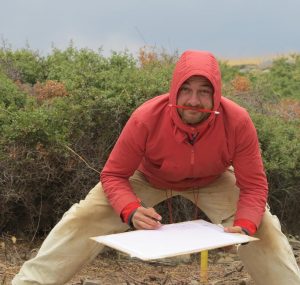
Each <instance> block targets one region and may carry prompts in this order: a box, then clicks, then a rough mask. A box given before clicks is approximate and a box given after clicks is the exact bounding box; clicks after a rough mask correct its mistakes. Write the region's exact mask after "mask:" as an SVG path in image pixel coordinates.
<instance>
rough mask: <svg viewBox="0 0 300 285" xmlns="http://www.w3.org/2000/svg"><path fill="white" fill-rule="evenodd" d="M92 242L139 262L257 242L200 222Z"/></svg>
mask: <svg viewBox="0 0 300 285" xmlns="http://www.w3.org/2000/svg"><path fill="white" fill-rule="evenodd" d="M92 239H93V240H95V241H97V242H99V243H103V244H105V245H107V246H109V247H112V248H115V249H117V250H120V251H123V252H125V253H127V254H129V255H130V256H132V257H138V258H140V259H142V260H151V259H159V258H165V257H171V256H176V255H181V254H187V253H193V252H200V251H202V250H206V249H213V248H218V247H224V246H228V245H232V244H239V243H245V242H250V241H254V240H257V238H253V237H249V236H247V235H241V234H231V233H225V232H224V230H223V228H222V227H221V226H218V225H214V224H211V223H209V222H206V221H204V220H195V221H189V222H183V223H175V224H169V225H163V226H162V227H161V228H159V229H158V230H137V231H131V232H125V233H119V234H111V235H106V236H98V237H92Z"/></svg>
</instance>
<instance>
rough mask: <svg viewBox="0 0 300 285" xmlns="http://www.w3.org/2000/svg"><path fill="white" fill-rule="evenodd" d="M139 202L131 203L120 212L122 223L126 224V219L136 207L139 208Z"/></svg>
mask: <svg viewBox="0 0 300 285" xmlns="http://www.w3.org/2000/svg"><path fill="white" fill-rule="evenodd" d="M140 206H141V204H140V202H131V203H129V204H128V205H126V207H125V208H124V209H123V210H122V212H121V218H122V220H123V222H125V223H126V224H128V219H129V217H130V215H131V213H132V212H133V211H135V210H136V209H137V208H138V207H140Z"/></svg>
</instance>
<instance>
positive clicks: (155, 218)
mask: <svg viewBox="0 0 300 285" xmlns="http://www.w3.org/2000/svg"><path fill="white" fill-rule="evenodd" d="M161 219H162V218H161V216H160V215H159V214H158V213H157V212H156V211H155V210H154V208H144V207H139V208H137V210H136V212H135V213H134V214H133V217H132V224H133V226H134V227H135V228H136V229H138V230H155V229H158V228H159V227H161V223H160V221H161Z"/></svg>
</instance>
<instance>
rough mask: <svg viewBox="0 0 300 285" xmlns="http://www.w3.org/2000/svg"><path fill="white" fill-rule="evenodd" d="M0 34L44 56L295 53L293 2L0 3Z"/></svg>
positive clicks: (297, 3) (297, 7) (299, 33)
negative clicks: (77, 52)
mask: <svg viewBox="0 0 300 285" xmlns="http://www.w3.org/2000/svg"><path fill="white" fill-rule="evenodd" d="M0 4H1V5H0V9H1V10H0V37H1V38H2V39H4V40H6V41H7V42H8V43H9V44H11V45H12V47H13V48H21V47H25V46H26V43H27V42H28V43H29V46H30V47H31V48H33V49H38V50H39V51H41V52H42V54H45V53H47V52H49V51H51V47H52V44H54V46H56V47H58V48H65V47H67V46H68V44H69V43H70V40H73V41H74V45H75V46H76V47H88V48H91V49H97V48H100V47H103V50H104V54H109V52H110V50H115V51H120V50H124V49H125V48H128V49H129V51H131V52H132V53H135V52H136V51H137V50H138V48H139V47H142V46H144V45H145V44H147V45H151V46H156V47H158V48H165V49H166V50H168V51H169V52H174V51H175V50H178V51H179V52H182V51H183V50H185V49H205V50H210V51H212V52H213V53H215V54H216V55H217V56H220V57H231V58H236V57H255V56H265V55H278V54H283V53H288V52H300V17H299V11H300V0H283V1H280V0H251V1H250V0H247V1H246V0H185V1H184V0H181V1H180V0H107V1H103V0H85V1H79V0H51V1H50V0H7V1H4V0H0Z"/></svg>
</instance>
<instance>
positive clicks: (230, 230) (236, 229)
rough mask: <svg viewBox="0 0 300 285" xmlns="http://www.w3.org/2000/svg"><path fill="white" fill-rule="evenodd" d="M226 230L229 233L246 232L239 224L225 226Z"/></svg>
mask: <svg viewBox="0 0 300 285" xmlns="http://www.w3.org/2000/svg"><path fill="white" fill-rule="evenodd" d="M224 232H227V233H239V234H244V232H243V231H242V228H241V227H239V226H234V227H225V228H224Z"/></svg>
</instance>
